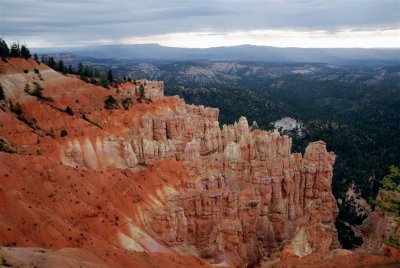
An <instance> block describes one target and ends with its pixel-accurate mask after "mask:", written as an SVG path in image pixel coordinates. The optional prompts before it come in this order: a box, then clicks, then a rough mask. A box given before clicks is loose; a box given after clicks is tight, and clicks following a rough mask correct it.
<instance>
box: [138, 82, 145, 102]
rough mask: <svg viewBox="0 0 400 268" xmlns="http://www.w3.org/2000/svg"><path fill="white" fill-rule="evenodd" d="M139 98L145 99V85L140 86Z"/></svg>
mask: <svg viewBox="0 0 400 268" xmlns="http://www.w3.org/2000/svg"><path fill="white" fill-rule="evenodd" d="M139 98H140V99H144V98H145V95H144V86H143V85H140V87H139Z"/></svg>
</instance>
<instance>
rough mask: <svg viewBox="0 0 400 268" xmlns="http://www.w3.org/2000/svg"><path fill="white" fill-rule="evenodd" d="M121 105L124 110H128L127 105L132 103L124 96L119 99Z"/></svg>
mask: <svg viewBox="0 0 400 268" xmlns="http://www.w3.org/2000/svg"><path fill="white" fill-rule="evenodd" d="M121 103H122V107H124V109H125V110H129V107H130V106H131V105H132V99H131V98H125V99H123V100H122V101H121Z"/></svg>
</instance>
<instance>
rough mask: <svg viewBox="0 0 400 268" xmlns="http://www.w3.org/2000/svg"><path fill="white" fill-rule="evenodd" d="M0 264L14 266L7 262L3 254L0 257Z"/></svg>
mask: <svg viewBox="0 0 400 268" xmlns="http://www.w3.org/2000/svg"><path fill="white" fill-rule="evenodd" d="M1 265H2V266H5V267H14V266H13V265H12V264H11V263H9V262H8V260H7V259H6V258H4V257H3V256H2V257H1Z"/></svg>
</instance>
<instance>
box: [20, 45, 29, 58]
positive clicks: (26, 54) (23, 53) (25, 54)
mask: <svg viewBox="0 0 400 268" xmlns="http://www.w3.org/2000/svg"><path fill="white" fill-rule="evenodd" d="M20 54H21V57H23V58H25V59H29V58H30V57H31V52H30V51H29V49H28V48H27V46H26V45H22V46H21V50H20Z"/></svg>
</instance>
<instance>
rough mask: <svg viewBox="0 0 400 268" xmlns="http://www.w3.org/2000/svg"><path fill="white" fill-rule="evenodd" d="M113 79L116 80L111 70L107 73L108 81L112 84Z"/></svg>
mask: <svg viewBox="0 0 400 268" xmlns="http://www.w3.org/2000/svg"><path fill="white" fill-rule="evenodd" d="M113 78H114V77H113V73H112V71H111V69H109V70H108V73H107V79H108V81H110V82H112V81H113Z"/></svg>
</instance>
